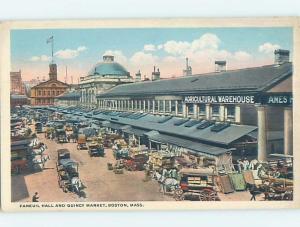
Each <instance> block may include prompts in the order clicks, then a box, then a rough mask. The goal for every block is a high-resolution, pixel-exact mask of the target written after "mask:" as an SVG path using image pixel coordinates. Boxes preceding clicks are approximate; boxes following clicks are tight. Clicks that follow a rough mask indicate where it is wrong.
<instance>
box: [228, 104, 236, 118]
mask: <svg viewBox="0 0 300 227" xmlns="http://www.w3.org/2000/svg"><path fill="white" fill-rule="evenodd" d="M226 108H227V116H228V117H234V116H235V105H228V106H227V107H226Z"/></svg>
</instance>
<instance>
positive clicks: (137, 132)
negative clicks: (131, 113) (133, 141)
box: [122, 126, 149, 136]
mask: <svg viewBox="0 0 300 227" xmlns="http://www.w3.org/2000/svg"><path fill="white" fill-rule="evenodd" d="M122 131H123V132H125V133H128V134H133V135H136V136H143V135H144V134H145V133H147V132H149V130H144V129H138V128H133V127H131V126H129V127H126V128H125V129H122Z"/></svg>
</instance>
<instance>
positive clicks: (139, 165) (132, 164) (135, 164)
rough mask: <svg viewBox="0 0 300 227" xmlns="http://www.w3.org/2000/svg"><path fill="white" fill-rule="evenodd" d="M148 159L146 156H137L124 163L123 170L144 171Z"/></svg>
mask: <svg viewBox="0 0 300 227" xmlns="http://www.w3.org/2000/svg"><path fill="white" fill-rule="evenodd" d="M148 159H149V157H148V155H146V154H137V155H134V156H132V157H129V158H128V159H126V160H125V161H124V166H125V169H127V170H129V171H141V170H144V169H145V164H146V163H147V161H148Z"/></svg>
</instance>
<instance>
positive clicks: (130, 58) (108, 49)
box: [11, 27, 293, 83]
mask: <svg viewBox="0 0 300 227" xmlns="http://www.w3.org/2000/svg"><path fill="white" fill-rule="evenodd" d="M51 36H54V61H55V62H56V63H57V66H58V79H59V80H62V81H66V82H68V83H71V78H73V82H74V83H77V81H78V78H79V77H81V76H86V75H87V72H88V71H90V69H92V68H93V66H94V65H95V64H96V63H98V62H100V61H102V56H103V55H105V54H112V55H114V56H115V61H116V62H119V63H120V64H122V65H123V66H124V67H125V68H126V69H127V70H128V71H129V72H130V74H131V75H132V76H133V77H135V73H136V72H137V71H138V70H141V73H142V76H144V75H146V76H147V77H149V76H150V75H151V72H152V71H153V66H154V65H155V66H156V67H158V68H159V69H160V72H161V77H162V78H170V77H178V76H182V70H183V69H184V68H185V58H186V57H188V58H189V62H190V65H191V66H192V69H193V74H199V73H206V72H212V71H214V70H215V66H214V61H215V60H226V61H227V69H228V70H230V69H238V68H247V67H256V66H262V65H268V64H273V63H274V50H275V49H278V48H281V49H287V50H290V51H291V57H290V58H291V60H292V48H293V31H292V28H288V27H282V28H280V27H279V28H274V27H273V28H145V29H144V28H122V29H121V28H105V29H104V28H101V29H32V30H31V29H26V30H13V31H12V32H11V70H12V71H18V70H21V71H22V78H23V80H25V81H27V80H30V79H34V78H35V79H36V78H37V77H39V78H40V79H42V78H45V79H48V72H49V63H50V61H51V57H50V56H51V44H47V42H46V41H47V39H48V38H49V37H51ZM66 67H67V72H68V73H67V75H68V76H67V80H66V78H65V75H66Z"/></svg>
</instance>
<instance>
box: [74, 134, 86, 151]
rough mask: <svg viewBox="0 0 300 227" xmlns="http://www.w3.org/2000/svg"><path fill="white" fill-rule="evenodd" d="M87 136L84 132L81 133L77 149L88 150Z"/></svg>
mask: <svg viewBox="0 0 300 227" xmlns="http://www.w3.org/2000/svg"><path fill="white" fill-rule="evenodd" d="M87 149H88V147H87V144H86V136H85V135H84V134H79V135H78V139H77V150H87Z"/></svg>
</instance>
